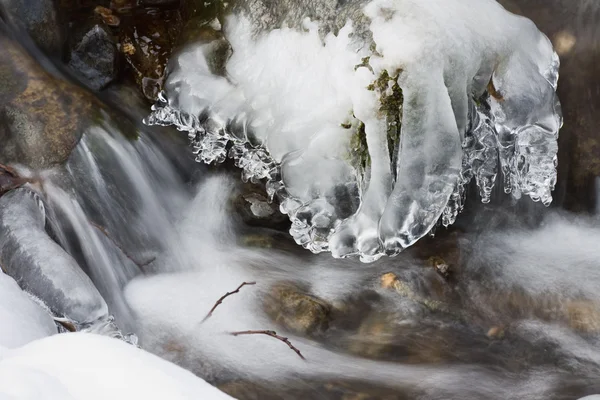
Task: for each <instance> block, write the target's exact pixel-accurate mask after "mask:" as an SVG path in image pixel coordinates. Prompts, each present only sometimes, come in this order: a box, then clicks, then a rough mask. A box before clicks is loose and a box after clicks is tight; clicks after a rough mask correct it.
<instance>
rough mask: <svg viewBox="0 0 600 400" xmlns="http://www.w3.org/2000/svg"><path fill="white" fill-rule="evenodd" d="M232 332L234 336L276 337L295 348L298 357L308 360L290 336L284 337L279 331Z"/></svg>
mask: <svg viewBox="0 0 600 400" xmlns="http://www.w3.org/2000/svg"><path fill="white" fill-rule="evenodd" d="M231 334H232V335H233V336H240V335H267V336H271V337H272V338H275V339H277V340H280V341H282V342H283V343H285V344H287V345H288V347H289V348H290V349H292V350H294V351H295V352H296V354H298V357H300V358H301V359H303V360H305V361H306V358H304V356H303V355H302V353H300V350H298V349H297V348H296V347H294V345H293V344H292V343H291V342H290V341H289V339H288V338H286V337H283V336H279V335H278V334H277V332H275V331H240V332H231Z"/></svg>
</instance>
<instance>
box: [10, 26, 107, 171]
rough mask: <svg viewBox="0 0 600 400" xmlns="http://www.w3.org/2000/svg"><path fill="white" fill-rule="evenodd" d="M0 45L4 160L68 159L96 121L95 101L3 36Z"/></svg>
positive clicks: (32, 163) (47, 163)
mask: <svg viewBox="0 0 600 400" xmlns="http://www.w3.org/2000/svg"><path fill="white" fill-rule="evenodd" d="M0 48H2V52H0V143H2V146H1V147H0V163H2V164H10V163H19V164H22V165H26V166H28V167H30V168H35V169H37V168H48V167H51V166H53V165H57V164H62V163H64V162H65V161H66V160H67V158H68V157H69V155H70V154H71V151H72V150H73V149H74V148H75V146H76V145H77V143H78V142H79V139H80V138H81V135H82V133H83V131H84V130H85V129H86V128H87V127H88V126H89V125H90V123H91V120H90V115H91V112H92V110H93V107H94V105H95V100H94V99H93V97H92V96H91V95H89V94H88V93H87V92H86V91H84V90H83V89H81V88H79V87H78V86H76V85H73V84H71V83H69V82H67V81H64V80H61V79H58V78H56V77H54V76H52V75H50V74H49V73H48V72H46V71H44V70H43V69H42V68H41V67H40V66H39V65H38V64H37V63H36V62H35V60H33V58H31V57H30V56H29V55H28V54H27V53H26V52H25V50H23V48H21V47H20V46H19V45H18V44H17V43H15V42H14V41H12V40H11V39H9V38H7V37H0Z"/></svg>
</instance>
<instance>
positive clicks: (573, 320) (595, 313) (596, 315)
mask: <svg viewBox="0 0 600 400" xmlns="http://www.w3.org/2000/svg"><path fill="white" fill-rule="evenodd" d="M566 311H567V319H568V321H569V326H570V327H571V328H573V329H574V330H576V331H578V332H582V333H598V332H600V306H599V305H598V304H596V303H594V302H592V301H589V300H577V301H571V302H569V304H567V307H566Z"/></svg>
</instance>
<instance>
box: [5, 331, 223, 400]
mask: <svg viewBox="0 0 600 400" xmlns="http://www.w3.org/2000/svg"><path fill="white" fill-rule="evenodd" d="M0 398H2V399H5V398H8V399H15V400H38V399H61V400H66V399H69V400H105V399H114V400H118V399H123V400H125V399H127V400H130V399H147V400H152V399H172V400H184V399H189V400H192V399H193V400H201V399H206V400H208V399H210V400H213V399H215V400H217V399H231V397H230V396H228V395H226V394H225V393H223V392H221V391H219V390H218V389H217V388H215V387H212V386H211V385H209V384H208V383H206V382H205V381H203V380H202V379H200V378H198V377H196V376H194V375H193V374H192V373H191V372H188V371H186V370H184V369H183V368H180V367H178V366H176V365H174V364H171V363H169V362H168V361H165V360H162V359H160V358H158V357H157V356H154V355H152V354H150V353H147V352H145V351H143V350H141V349H139V348H137V347H135V346H131V345H128V344H126V343H124V342H122V341H120V340H116V339H111V338H107V337H104V336H99V335H93V334H85V333H68V334H62V335H55V336H52V337H49V338H45V339H41V340H37V341H34V342H32V343H30V344H28V345H26V346H24V347H21V348H19V349H15V350H12V351H4V352H0Z"/></svg>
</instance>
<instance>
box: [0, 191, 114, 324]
mask: <svg viewBox="0 0 600 400" xmlns="http://www.w3.org/2000/svg"><path fill="white" fill-rule="evenodd" d="M45 225H46V215H45V206H44V204H43V203H42V201H41V200H40V198H39V197H38V195H37V194H36V193H34V192H33V191H31V190H29V189H25V188H21V189H16V190H13V191H11V192H9V193H7V194H5V195H4V196H2V197H0V259H1V260H2V266H3V269H4V270H5V271H6V273H7V274H8V275H10V276H11V277H12V278H14V279H15V280H16V281H17V283H18V284H19V286H21V288H22V289H23V290H25V291H27V292H28V293H31V294H33V295H34V296H36V297H37V298H39V299H40V300H42V301H43V302H44V303H45V304H46V305H47V306H48V307H49V308H50V309H51V310H52V312H53V313H54V314H55V315H57V316H61V317H65V318H67V319H69V320H71V321H76V322H77V323H80V324H85V323H91V322H94V321H97V320H98V319H100V318H102V317H106V316H107V314H108V307H107V305H106V302H105V301H104V299H103V298H102V296H101V295H100V293H99V292H98V290H97V289H96V287H95V286H94V284H93V283H92V281H91V280H90V279H89V278H88V276H87V275H85V274H84V273H83V271H82V270H81V269H80V268H79V265H77V262H76V261H75V260H74V259H73V258H72V257H71V256H70V255H69V254H67V253H66V252H65V251H64V250H63V249H62V248H61V247H60V246H59V245H58V244H57V243H56V242H54V241H53V240H52V239H51V238H50V237H49V236H48V234H47V233H46V231H45Z"/></svg>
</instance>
